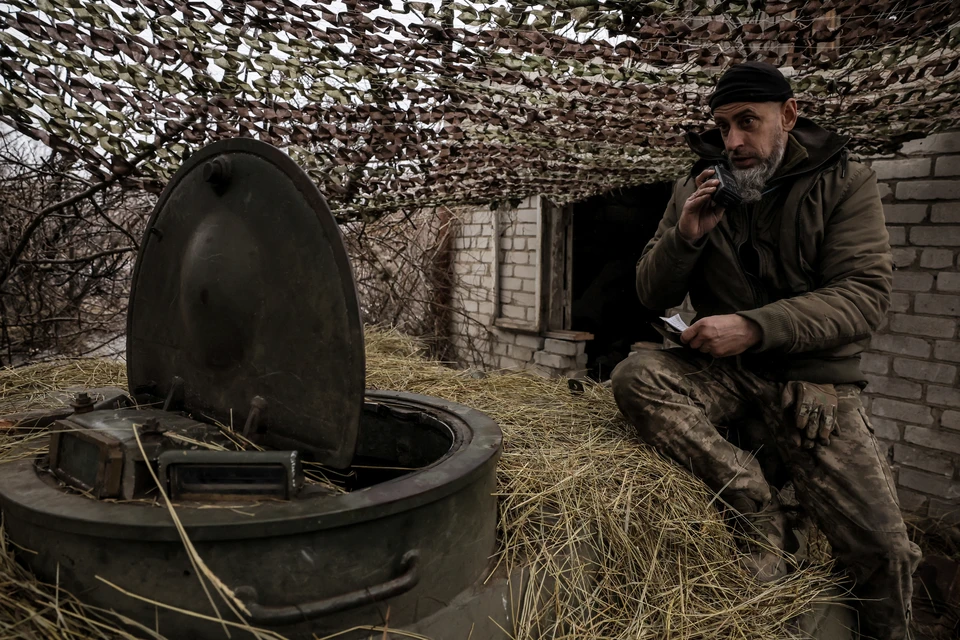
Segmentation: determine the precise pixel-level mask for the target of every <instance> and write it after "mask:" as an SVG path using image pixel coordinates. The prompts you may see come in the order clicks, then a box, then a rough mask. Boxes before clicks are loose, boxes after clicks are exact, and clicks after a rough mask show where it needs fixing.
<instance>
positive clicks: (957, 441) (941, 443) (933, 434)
mask: <svg viewBox="0 0 960 640" xmlns="http://www.w3.org/2000/svg"><path fill="white" fill-rule="evenodd" d="M903 439H904V440H906V441H907V442H911V443H913V444H918V445H920V446H921V447H927V448H929V449H936V450H937V451H949V452H950V453H960V434H958V433H950V432H946V431H941V430H939V429H926V428H924V427H915V426H913V425H909V424H908V425H907V428H906V430H905V431H904V433H903Z"/></svg>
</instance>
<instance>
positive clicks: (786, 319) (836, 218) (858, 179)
mask: <svg viewBox="0 0 960 640" xmlns="http://www.w3.org/2000/svg"><path fill="white" fill-rule="evenodd" d="M844 191H845V194H846V195H845V196H844V197H841V199H840V203H839V204H838V205H837V207H836V208H835V209H834V211H833V212H832V213H831V214H830V215H829V218H828V219H826V220H825V221H824V232H823V240H822V242H821V245H820V249H819V266H818V269H817V272H818V276H819V278H818V280H819V282H818V284H817V288H816V289H815V290H813V291H811V292H809V293H805V294H802V295H799V296H796V297H793V298H785V299H783V300H778V301H777V302H774V303H771V304H768V305H765V306H763V307H760V308H759V309H753V310H751V311H742V312H740V314H739V315H741V316H744V317H746V318H750V319H751V320H753V321H755V322H756V323H757V324H759V325H760V328H761V329H762V330H763V340H762V342H761V343H760V344H759V345H758V346H757V347H756V348H754V351H780V352H784V353H801V352H805V351H817V350H820V349H829V348H832V347H837V346H840V345H844V344H849V343H851V342H857V341H859V340H863V339H865V338H868V337H869V336H870V335H871V334H872V333H873V332H874V331H875V330H876V329H877V327H879V326H880V323H881V322H882V321H883V318H884V316H885V314H886V312H887V308H888V307H889V305H890V290H891V288H892V283H893V258H892V256H891V253H890V244H889V236H888V234H887V228H886V223H885V220H884V217H883V205H882V204H881V202H880V194H879V192H878V190H877V176H876V173H874V171H873V170H872V169H870V168H869V167H866V166H865V165H860V166H859V167H858V168H857V170H856V173H854V174H853V175H851V176H850V178H849V181H848V183H847V185H846V187H845V190H844Z"/></svg>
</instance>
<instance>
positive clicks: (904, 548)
mask: <svg viewBox="0 0 960 640" xmlns="http://www.w3.org/2000/svg"><path fill="white" fill-rule="evenodd" d="M612 385H613V393H614V396H615V397H616V400H617V405H618V406H619V407H620V411H621V412H622V413H623V414H624V416H626V418H627V419H628V420H629V421H630V422H631V423H632V424H633V425H634V426H635V427H636V429H637V431H638V434H639V436H640V438H642V439H643V440H644V441H645V442H646V443H648V444H650V445H652V446H653V447H655V448H657V449H658V450H659V451H661V452H662V453H664V454H665V455H668V456H670V457H671V458H673V459H674V460H676V461H677V462H678V463H679V464H681V465H682V466H683V467H685V468H687V469H690V470H691V471H693V473H695V474H696V475H697V476H699V477H700V478H701V479H702V480H703V481H704V482H706V483H707V485H708V486H709V487H710V488H711V489H713V490H714V491H716V492H718V493H720V495H721V497H723V496H724V495H728V496H731V495H734V494H735V493H738V494H740V495H741V496H745V497H747V498H750V499H752V500H753V501H754V502H755V503H756V504H757V505H758V506H759V507H761V508H762V507H765V506H766V505H767V504H768V503H769V502H770V501H771V495H772V494H771V492H772V488H771V483H773V484H774V485H777V480H775V479H774V476H778V475H779V476H781V477H782V478H786V477H788V478H789V479H790V480H792V481H793V484H794V488H795V491H796V495H797V498H798V500H799V502H800V504H801V506H802V507H803V508H804V510H805V511H807V512H808V513H809V515H810V516H811V517H812V519H813V520H814V521H815V522H816V524H817V526H818V527H819V528H820V530H821V531H822V532H823V533H824V535H825V536H826V537H827V539H828V540H829V542H830V544H831V546H832V547H833V553H834V557H836V558H837V560H838V562H839V563H840V565H842V567H843V568H844V569H845V570H846V571H848V572H849V573H850V574H851V577H852V579H853V581H854V586H853V592H854V594H855V595H856V596H857V597H858V598H859V606H858V609H859V614H860V615H859V618H860V631H861V634H862V636H863V637H864V638H878V639H883V640H887V639H889V640H894V639H897V640H899V639H901V638H906V637H907V625H908V620H909V616H910V599H911V595H912V575H913V572H914V570H915V569H916V567H917V564H918V563H919V561H920V550H919V548H918V547H917V546H916V545H915V544H913V543H912V542H910V540H909V538H908V536H907V531H906V527H905V526H904V523H903V517H902V516H901V514H900V507H899V503H898V498H897V493H896V489H895V487H894V483H893V480H892V477H891V474H890V470H889V467H888V465H887V463H886V460H885V459H884V456H883V455H882V453H881V450H880V448H879V446H878V445H877V441H876V439H875V438H874V435H873V430H872V427H871V426H870V422H869V421H868V419H867V416H866V413H865V411H864V409H863V405H862V404H861V403H860V390H859V388H858V387H856V386H855V385H837V387H836V388H837V395H838V399H839V406H838V412H837V423H838V427H839V429H838V433H836V434H835V435H834V436H833V437H832V438H831V440H830V444H829V445H828V446H820V445H817V446H816V447H815V448H813V449H805V448H803V447H799V446H797V445H795V444H794V441H793V440H792V439H791V437H790V436H791V435H792V434H791V433H790V432H789V430H795V428H794V427H793V426H792V425H787V424H785V422H784V418H783V416H782V413H781V411H780V402H781V400H780V396H781V393H782V391H783V384H782V383H778V382H773V381H771V380H768V379H766V378H762V377H760V376H758V375H756V374H754V373H751V372H750V371H748V370H746V369H743V368H740V367H739V366H738V364H737V360H736V359H734V358H725V359H719V360H713V359H711V358H709V357H707V356H702V355H700V354H699V353H696V352H693V351H689V350H685V349H683V350H681V349H671V350H667V351H646V352H639V353H635V354H633V355H631V356H630V357H629V358H627V359H626V360H624V361H623V362H621V363H620V364H619V365H618V366H617V367H616V369H614V371H613V374H612ZM751 418H752V419H753V423H754V424H759V425H761V426H760V428H753V429H747V430H746V432H740V433H738V436H737V437H738V438H739V439H738V440H737V442H738V444H739V445H740V446H737V445H736V444H734V443H733V442H731V440H729V439H727V438H725V437H724V436H723V435H721V433H720V431H719V430H718V427H719V428H724V429H726V428H727V427H728V426H732V425H738V424H741V423H748V422H750V421H751ZM757 418H759V420H757Z"/></svg>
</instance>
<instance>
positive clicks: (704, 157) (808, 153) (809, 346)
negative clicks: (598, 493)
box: [612, 62, 920, 640]
mask: <svg viewBox="0 0 960 640" xmlns="http://www.w3.org/2000/svg"><path fill="white" fill-rule="evenodd" d="M710 109H711V111H712V114H713V119H714V121H715V122H716V125H717V128H716V129H713V130H710V131H707V132H706V133H705V134H703V135H702V136H699V135H690V136H688V142H689V144H690V146H691V148H692V149H693V151H694V152H696V154H697V155H698V156H699V157H700V160H699V161H698V162H696V164H694V166H693V169H692V171H691V174H690V177H689V178H687V179H681V180H678V181H677V183H676V184H675V186H674V191H673V198H672V200H671V201H670V203H669V205H668V206H667V210H666V213H665V215H664V217H663V220H662V222H661V223H660V226H659V228H658V230H657V233H656V235H655V236H654V237H653V239H652V240H650V242H649V243H648V244H647V246H646V248H645V249H644V251H643V255H642V257H641V258H640V261H639V263H638V264H637V293H638V294H639V296H640V300H641V301H642V302H643V303H644V305H646V306H647V307H650V308H652V309H664V308H669V307H674V306H678V305H679V304H681V303H682V301H683V299H684V297H685V296H686V295H687V294H689V295H690V299H691V301H692V303H693V306H694V308H695V309H696V310H697V312H698V319H697V321H696V322H695V323H694V324H693V325H692V326H691V327H690V328H688V329H687V330H686V331H684V332H683V333H682V334H681V336H680V340H681V341H682V342H683V343H684V344H685V345H686V347H687V348H684V349H667V350H662V351H645V352H640V353H636V354H634V355H632V356H630V357H629V358H627V359H626V360H624V361H623V362H621V363H620V365H618V366H617V368H616V369H615V370H614V371H613V374H612V385H613V392H614V395H615V397H616V400H617V404H618V405H619V407H620V410H621V411H622V413H623V414H624V415H625V416H626V417H627V419H628V420H629V421H630V422H631V423H632V424H633V425H634V426H635V427H636V429H637V432H638V434H639V436H640V437H641V438H642V439H643V440H644V441H646V442H647V443H649V444H651V445H652V446H654V447H656V448H657V449H659V450H660V451H661V452H663V453H664V454H666V455H668V456H670V457H672V458H673V459H674V460H676V461H677V462H678V463H679V464H681V465H683V466H684V467H685V468H687V469H689V470H691V471H693V473H695V474H696V475H698V476H699V477H700V478H702V479H703V480H704V481H705V482H706V483H707V485H709V486H710V487H711V488H712V489H713V490H714V491H715V492H717V493H718V494H719V496H720V497H721V499H722V500H723V502H725V503H726V505H727V511H726V513H727V514H728V516H730V517H731V519H732V521H733V524H734V527H735V529H738V530H740V531H742V532H745V533H746V534H747V535H746V540H747V543H746V548H745V551H746V552H747V553H745V554H744V556H743V561H744V564H745V565H746V566H747V568H748V569H750V570H751V571H753V573H754V574H755V575H756V576H757V577H758V578H760V579H762V580H772V579H776V578H778V577H780V576H782V575H783V574H784V569H785V568H784V566H783V560H782V556H781V554H780V553H778V549H783V548H784V547H785V546H786V545H787V542H788V540H787V535H788V532H787V531H786V519H785V517H784V513H783V510H782V509H781V506H780V501H779V499H778V492H777V489H778V487H780V486H781V485H782V484H783V482H784V481H785V480H786V479H790V480H792V482H793V485H794V488H795V491H796V496H797V498H798V500H799V502H800V504H801V506H802V507H803V508H804V509H805V510H806V512H807V513H808V514H809V515H810V516H811V517H812V519H813V520H814V521H815V522H816V523H817V525H818V526H819V528H820V530H821V531H822V532H823V533H824V534H825V535H826V537H827V539H828V540H829V542H830V544H831V546H832V548H833V553H834V556H835V557H836V558H837V559H838V561H839V563H840V564H841V565H842V566H843V567H844V568H845V569H846V570H848V571H849V573H850V574H851V575H852V578H853V591H854V593H855V594H856V595H857V596H858V597H859V609H860V616H859V617H860V628H861V633H862V635H863V636H864V637H874V638H884V639H891V640H892V639H895V638H896V639H899V638H904V637H906V634H907V626H908V620H909V614H910V610H909V608H910V599H911V593H912V584H911V576H912V574H913V571H914V570H915V568H916V566H917V564H918V562H919V560H920V552H919V549H918V548H917V547H916V545H914V544H913V543H912V542H910V540H909V539H908V537H907V531H906V528H905V527H904V523H903V519H902V516H901V514H900V509H899V505H898V499H897V494H896V489H895V487H894V483H893V481H892V479H891V475H890V471H889V468H888V465H887V463H886V461H885V459H884V456H883V455H882V454H881V450H880V448H879V447H878V446H877V442H876V440H875V438H874V435H873V429H872V428H871V426H870V422H869V420H868V419H867V416H866V413H865V412H864V409H863V406H862V404H861V402H860V391H861V389H862V388H863V387H864V386H865V381H864V378H863V375H862V374H861V372H860V354H861V352H862V351H863V350H864V349H865V348H866V346H867V344H868V343H869V339H870V335H871V333H872V332H873V331H874V330H876V328H877V327H878V326H879V325H880V323H881V321H882V320H883V318H884V315H885V313H886V311H887V307H888V306H889V297H890V288H891V282H892V271H893V260H892V257H891V253H890V246H889V243H888V236H887V231H886V227H885V224H884V217H883V207H882V205H881V203H880V195H879V193H878V191H877V180H876V174H875V173H874V172H873V170H871V169H870V168H869V167H867V166H866V165H863V164H860V163H858V162H854V161H852V160H850V159H849V158H848V156H847V151H846V143H847V140H846V139H845V138H843V137H841V136H839V135H837V134H835V133H831V132H829V131H826V130H825V129H822V128H821V127H819V126H817V125H816V124H814V123H813V122H812V121H810V120H808V119H806V118H802V117H798V115H797V102H796V100H795V99H794V98H793V92H792V90H791V88H790V85H789V83H788V82H787V81H786V79H785V78H784V77H783V75H782V74H781V73H780V71H779V70H778V69H776V68H775V67H773V66H771V65H768V64H765V63H758V62H750V63H745V64H740V65H736V66H734V67H731V68H730V69H729V70H728V71H727V72H726V73H725V74H724V75H723V76H722V77H721V78H720V80H719V82H718V83H717V86H716V90H715V92H714V93H713V94H712V96H711V97H710ZM721 162H725V163H728V165H729V168H730V171H731V173H732V175H733V177H734V179H735V182H736V185H737V187H738V189H739V192H740V194H741V196H742V198H743V203H742V204H741V205H738V206H735V207H731V208H730V209H728V210H724V209H723V208H720V207H718V206H717V205H715V204H714V202H713V200H712V195H713V194H714V192H715V191H716V189H717V186H718V181H717V179H716V176H715V175H714V172H713V171H712V170H711V169H710V168H709V167H711V166H713V165H715V164H717V163H721ZM751 418H759V420H751ZM751 424H752V425H754V427H752V428H748V426H749V425H751ZM758 424H759V427H758V426H756V425H758ZM737 426H739V427H740V429H739V431H738V430H737V429H736V428H735V427H737ZM728 427H733V428H734V429H733V431H727V428H728ZM719 429H723V430H724V431H725V432H727V436H728V437H726V438H725V437H724V436H723V435H721V433H720V431H719ZM731 433H736V434H737V438H739V439H738V440H737V443H738V444H739V445H740V446H737V444H734V441H733V440H734V438H731V437H730V435H731Z"/></svg>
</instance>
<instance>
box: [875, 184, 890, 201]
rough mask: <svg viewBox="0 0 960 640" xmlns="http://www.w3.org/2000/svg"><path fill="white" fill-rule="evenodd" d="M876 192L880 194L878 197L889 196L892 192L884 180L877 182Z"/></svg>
mask: <svg viewBox="0 0 960 640" xmlns="http://www.w3.org/2000/svg"><path fill="white" fill-rule="evenodd" d="M877 193H879V194H880V199H881V200H883V199H884V198H889V197H890V195H892V194H893V189H891V188H890V185H888V184H887V183H886V182H878V183H877Z"/></svg>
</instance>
